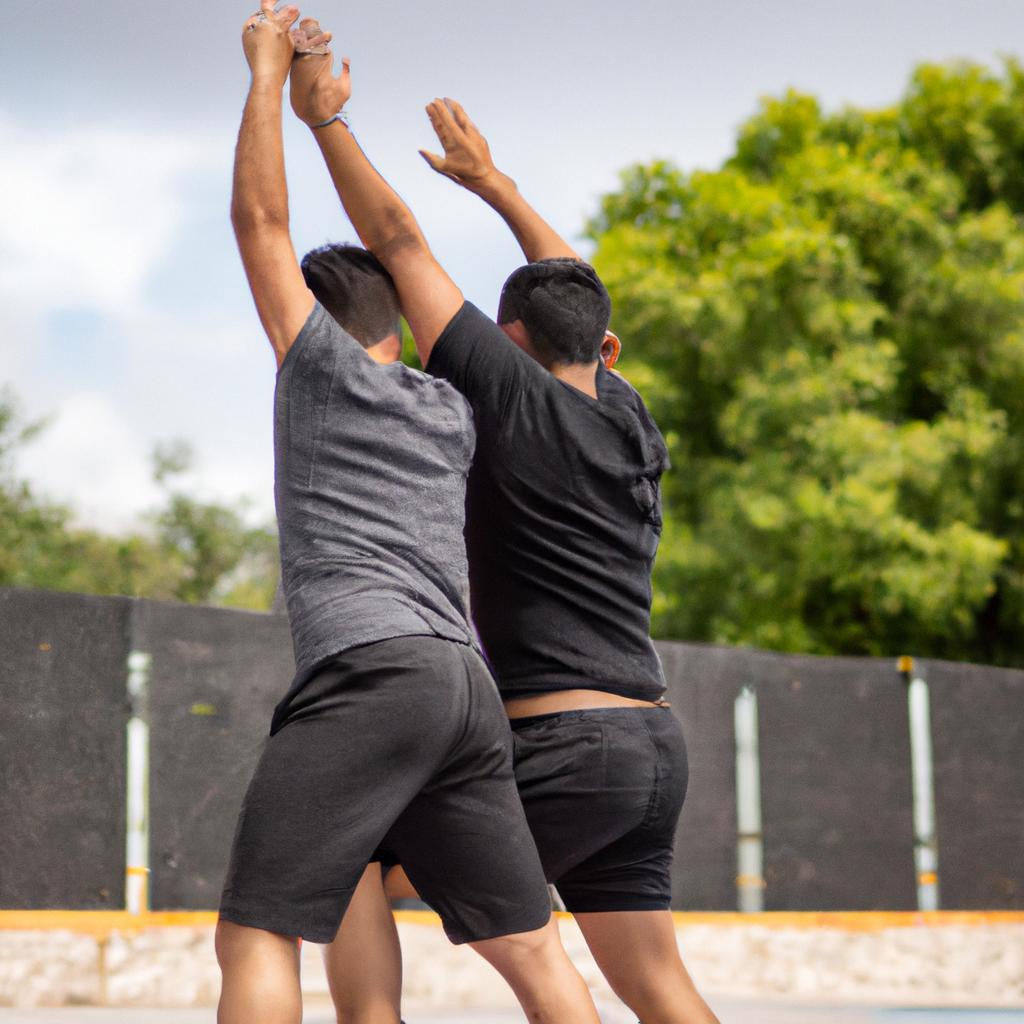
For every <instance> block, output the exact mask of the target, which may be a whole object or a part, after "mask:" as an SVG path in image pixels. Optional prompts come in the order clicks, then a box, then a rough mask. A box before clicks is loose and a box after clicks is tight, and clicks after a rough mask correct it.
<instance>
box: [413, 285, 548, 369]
mask: <svg viewBox="0 0 1024 1024" xmlns="http://www.w3.org/2000/svg"><path fill="white" fill-rule="evenodd" d="M469 363H472V364H475V366H476V367H477V368H479V369H483V368H484V367H485V366H491V367H494V368H495V369H498V370H500V371H503V372H504V374H508V373H509V372H510V371H515V372H522V373H534V372H538V371H539V372H546V371H543V369H542V367H540V366H539V365H538V364H537V363H536V362H535V361H534V360H533V359H531V358H530V357H529V356H528V355H527V354H526V353H525V352H524V351H523V350H522V349H521V348H519V346H518V345H516V344H515V343H514V342H513V341H512V339H511V338H509V336H508V335H507V334H506V333H505V332H504V331H503V330H502V329H501V328H500V327H499V326H498V325H497V324H496V323H495V322H494V321H493V320H492V319H491V318H490V317H489V316H487V315H486V314H485V313H482V312H481V311H480V310H479V309H478V308H477V307H476V306H474V305H473V303H472V302H464V303H463V304H462V306H461V308H460V309H459V311H458V312H457V313H456V314H455V316H453V317H452V319H451V320H450V321H449V322H448V325H447V326H446V327H445V329H444V330H443V331H442V332H441V334H440V335H439V336H438V339H437V343H436V344H435V345H434V349H433V351H432V352H431V355H430V362H429V363H428V365H427V372H428V373H431V374H434V375H436V376H439V377H446V376H456V377H457V376H458V375H457V373H453V372H452V371H458V370H460V369H461V370H465V369H466V368H467V364H469Z"/></svg>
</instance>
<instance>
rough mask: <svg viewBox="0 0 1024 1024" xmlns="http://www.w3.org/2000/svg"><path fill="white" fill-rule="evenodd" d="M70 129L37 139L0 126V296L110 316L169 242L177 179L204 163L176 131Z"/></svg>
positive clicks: (177, 205) (177, 215)
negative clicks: (1, 275)
mask: <svg viewBox="0 0 1024 1024" xmlns="http://www.w3.org/2000/svg"><path fill="white" fill-rule="evenodd" d="M68 125H70V126H72V127H70V129H69V130H62V131H61V132H60V133H58V134H48V135H41V134H40V133H38V132H37V131H31V130H28V129H27V128H25V127H23V126H20V125H18V124H17V122H15V121H13V120H12V119H9V118H6V119H3V120H0V149H2V151H3V153H4V159H3V162H2V164H0V258H2V261H3V269H4V283H3V291H4V292H5V293H7V294H6V295H5V299H6V298H13V299H15V300H16V301H17V303H18V304H19V305H26V304H30V305H37V306H44V305H49V304H52V303H55V302H59V303H61V304H62V305H65V306H68V305H76V306H80V307H89V308H96V309H99V310H109V311H112V312H116V311H118V310H121V309H123V308H124V307H125V305H126V304H132V303H134V302H135V301H136V300H137V299H138V293H139V289H140V286H141V284H142V282H143V281H144V280H145V279H146V276H147V275H148V274H149V273H150V272H151V271H152V269H153V267H154V266H155V264H156V262H157V261H158V260H159V259H160V257H161V255H162V254H163V253H164V252H165V251H166V249H167V246H168V244H169V243H170V241H171V239H172V238H173V236H174V232H175V229H176V226H177V224H178V222H179V221H180V219H181V217H182V215H183V213H184V210H185V199H184V191H183V187H182V182H181V177H182V174H183V172H185V171H187V170H190V169H193V168H196V167H198V166H201V165H202V164H203V163H204V162H205V159H206V158H205V157H204V155H203V153H204V147H203V145H202V141H201V140H199V139H195V138H190V137H188V136H185V135H181V134H174V135H161V134H158V133H153V132H152V131H149V130H147V131H129V130H123V129H122V130H114V129H110V128H95V127H92V128H89V127H78V128H76V127H74V121H69V122H68ZM68 125H65V129H67V128H68Z"/></svg>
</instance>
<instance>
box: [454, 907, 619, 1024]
mask: <svg viewBox="0 0 1024 1024" xmlns="http://www.w3.org/2000/svg"><path fill="white" fill-rule="evenodd" d="M472 946H473V948H474V949H475V950H476V951H477V952H478V953H479V954H480V955H481V956H482V957H483V958H484V959H485V960H486V961H487V962H488V963H489V964H490V965H491V966H492V967H494V968H495V970H497V971H498V973H499V974H500V975H501V976H502V977H503V978H504V979H505V980H506V981H507V982H508V983H509V985H510V986H511V988H512V991H513V992H515V994H516V998H517V999H518V1000H519V1004H520V1005H521V1006H522V1008H523V1010H524V1012H525V1013H526V1019H527V1020H528V1021H530V1022H531V1024H600V1021H599V1019H598V1016H597V1010H596V1009H595V1008H594V1001H593V999H591V998H590V992H589V991H588V990H587V986H586V985H585V984H584V982H583V978H581V977H580V974H579V972H578V971H577V970H576V968H575V967H574V966H573V964H572V961H571V960H570V959H569V957H568V955H567V954H566V952H565V950H564V949H563V948H562V941H561V938H560V937H559V935H558V926H557V925H556V924H555V920H554V918H551V920H549V921H548V923H547V924H546V925H545V926H544V927H543V928H538V929H537V930H536V931H532V932H520V933H519V934H518V935H505V936H503V937H501V938H500V939H486V940H485V941H483V942H474V943H472Z"/></svg>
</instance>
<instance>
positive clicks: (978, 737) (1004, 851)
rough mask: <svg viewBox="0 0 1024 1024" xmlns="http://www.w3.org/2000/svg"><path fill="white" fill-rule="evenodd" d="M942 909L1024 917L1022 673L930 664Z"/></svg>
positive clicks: (927, 668)
mask: <svg viewBox="0 0 1024 1024" xmlns="http://www.w3.org/2000/svg"><path fill="white" fill-rule="evenodd" d="M921 667H922V668H923V670H924V671H923V675H924V678H925V679H926V681H927V682H928V686H929V691H930V695H931V716H932V743H933V748H934V758H935V762H934V763H935V801H936V819H937V823H938V840H939V879H940V898H941V901H942V906H943V907H944V908H947V909H950V910H987V909H993V908H998V909H1003V910H1024V672H1022V671H1019V670H1015V669H998V668H988V667H983V666H979V665H960V664H955V663H953V662H943V661H929V662H925V663H924V664H923V666H921Z"/></svg>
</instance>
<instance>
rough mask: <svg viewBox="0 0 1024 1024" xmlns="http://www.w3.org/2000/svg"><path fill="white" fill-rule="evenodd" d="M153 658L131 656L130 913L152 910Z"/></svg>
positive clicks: (127, 855)
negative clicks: (151, 682) (151, 759)
mask: <svg viewBox="0 0 1024 1024" xmlns="http://www.w3.org/2000/svg"><path fill="white" fill-rule="evenodd" d="M151 663H152V659H151V657H150V655H148V654H146V653H145V652H144V651H132V652H131V653H130V654H129V655H128V702H129V708H130V717H129V719H128V770H127V774H128V799H127V815H126V816H127V826H128V827H127V838H126V842H125V872H126V874H125V887H124V888H125V905H126V906H127V909H128V912H129V913H131V914H141V913H143V912H144V911H146V910H148V909H149V669H150V665H151Z"/></svg>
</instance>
